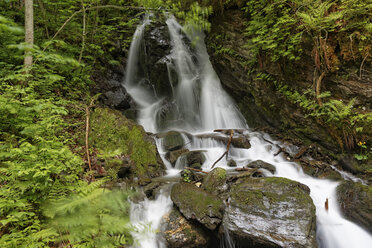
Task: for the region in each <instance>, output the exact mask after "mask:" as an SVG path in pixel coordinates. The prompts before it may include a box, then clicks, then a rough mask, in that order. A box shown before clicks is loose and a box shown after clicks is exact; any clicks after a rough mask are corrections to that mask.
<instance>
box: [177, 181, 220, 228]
mask: <svg viewBox="0 0 372 248" xmlns="http://www.w3.org/2000/svg"><path fill="white" fill-rule="evenodd" d="M171 199H172V201H173V203H174V204H175V205H176V206H177V207H178V208H179V210H180V212H181V213H182V214H183V216H185V217H186V219H188V220H190V219H195V220H197V221H198V222H200V223H201V224H203V225H204V226H205V227H207V228H208V229H210V230H214V229H216V227H217V225H218V224H220V223H221V221H222V216H223V210H224V207H225V205H224V204H223V202H222V200H221V199H219V198H218V197H217V196H214V195H212V194H211V193H209V192H206V191H204V190H203V189H201V188H198V187H196V186H195V185H194V184H190V183H177V184H175V185H174V186H173V188H172V191H171Z"/></svg>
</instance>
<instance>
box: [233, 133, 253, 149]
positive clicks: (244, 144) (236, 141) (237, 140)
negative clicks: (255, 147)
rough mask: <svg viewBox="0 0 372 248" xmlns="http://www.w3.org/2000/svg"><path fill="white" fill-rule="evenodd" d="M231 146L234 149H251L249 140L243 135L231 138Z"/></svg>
mask: <svg viewBox="0 0 372 248" xmlns="http://www.w3.org/2000/svg"><path fill="white" fill-rule="evenodd" d="M231 144H232V145H233V146H234V147H236V148H243V149H249V148H251V143H249V139H248V138H247V137H246V136H243V135H241V136H239V137H233V138H232V140H231Z"/></svg>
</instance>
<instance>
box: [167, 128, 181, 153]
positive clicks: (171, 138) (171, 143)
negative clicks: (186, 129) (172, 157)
mask: <svg viewBox="0 0 372 248" xmlns="http://www.w3.org/2000/svg"><path fill="white" fill-rule="evenodd" d="M162 144H163V148H164V150H166V151H175V150H178V149H181V148H182V147H183V146H184V144H185V142H184V140H183V138H182V135H181V133H179V132H176V131H169V132H168V133H166V134H165V136H164V138H163V140H162Z"/></svg>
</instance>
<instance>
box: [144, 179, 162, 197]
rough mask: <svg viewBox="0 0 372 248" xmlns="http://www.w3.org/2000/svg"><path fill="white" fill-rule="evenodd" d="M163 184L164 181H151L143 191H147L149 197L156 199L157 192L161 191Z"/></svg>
mask: <svg viewBox="0 0 372 248" xmlns="http://www.w3.org/2000/svg"><path fill="white" fill-rule="evenodd" d="M163 184H164V183H162V182H151V183H150V184H148V185H146V186H145V187H144V188H143V193H145V195H146V197H147V198H149V199H154V198H155V196H156V193H157V192H158V191H159V188H160V186H162V185H163Z"/></svg>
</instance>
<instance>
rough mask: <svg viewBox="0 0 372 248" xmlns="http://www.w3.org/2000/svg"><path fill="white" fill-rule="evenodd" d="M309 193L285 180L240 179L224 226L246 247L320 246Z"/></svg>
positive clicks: (235, 187)
mask: <svg viewBox="0 0 372 248" xmlns="http://www.w3.org/2000/svg"><path fill="white" fill-rule="evenodd" d="M309 193H310V189H309V188H308V187H307V186H305V185H303V184H301V183H298V182H295V181H292V180H289V179H285V178H277V177H271V178H241V179H239V180H238V181H237V182H236V183H235V184H233V185H232V187H231V191H230V193H229V198H228V207H227V208H226V211H225V214H224V218H223V223H222V225H223V227H224V228H225V230H226V231H227V232H229V233H230V234H232V235H233V236H234V237H235V238H236V239H237V240H238V241H239V243H243V244H245V245H244V247H296V248H298V247H317V242H316V239H315V223H316V215H315V206H314V204H313V202H312V199H311V198H310V196H309Z"/></svg>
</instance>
